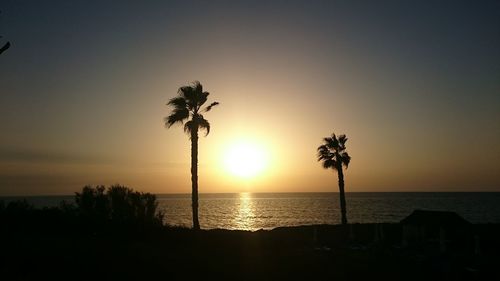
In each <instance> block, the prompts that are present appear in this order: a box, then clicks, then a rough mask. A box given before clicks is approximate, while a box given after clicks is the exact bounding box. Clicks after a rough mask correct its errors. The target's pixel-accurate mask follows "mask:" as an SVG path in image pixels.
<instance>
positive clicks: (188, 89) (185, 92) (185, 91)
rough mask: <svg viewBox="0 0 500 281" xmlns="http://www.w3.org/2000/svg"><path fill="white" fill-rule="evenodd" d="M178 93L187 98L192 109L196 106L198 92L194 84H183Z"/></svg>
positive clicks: (187, 102)
mask: <svg viewBox="0 0 500 281" xmlns="http://www.w3.org/2000/svg"><path fill="white" fill-rule="evenodd" d="M178 93H179V96H181V97H183V98H184V99H185V101H186V104H187V105H188V106H189V109H190V110H192V109H194V108H195V107H196V94H195V92H194V89H193V87H192V86H182V87H180V88H179V90H178Z"/></svg>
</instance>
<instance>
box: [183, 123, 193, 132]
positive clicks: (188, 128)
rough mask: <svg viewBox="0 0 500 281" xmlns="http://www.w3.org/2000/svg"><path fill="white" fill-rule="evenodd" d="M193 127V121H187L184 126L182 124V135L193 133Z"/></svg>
mask: <svg viewBox="0 0 500 281" xmlns="http://www.w3.org/2000/svg"><path fill="white" fill-rule="evenodd" d="M193 125H194V122H193V120H189V121H187V122H186V124H184V133H186V134H190V133H191V132H192V131H193V127H194V126H193Z"/></svg>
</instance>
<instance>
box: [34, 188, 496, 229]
mask: <svg viewBox="0 0 500 281" xmlns="http://www.w3.org/2000/svg"><path fill="white" fill-rule="evenodd" d="M62 199H66V200H69V201H71V199H72V197H61V196H59V197H58V196H53V197H30V198H28V200H29V201H31V202H33V203H34V204H35V205H36V206H38V207H41V206H54V205H57V204H58V202H59V201H61V200H62ZM158 200H159V208H160V209H162V210H163V211H165V213H166V216H165V220H166V222H167V223H168V224H171V225H182V226H191V197H190V195H189V194H168V195H163V194H162V195H158ZM199 204H200V211H199V212H200V224H201V226H202V228H207V229H209V228H226V229H245V230H257V229H261V228H264V229H269V228H275V227H279V226H295V225H305V224H338V223H340V217H339V216H340V211H339V198H338V194H337V193H231V194H201V195H200V202H199ZM347 208H348V210H347V216H348V220H349V222H352V223H373V222H398V221H400V220H401V219H403V218H404V217H406V216H407V215H408V214H410V213H411V212H412V211H413V210H415V209H426V210H446V211H454V212H457V213H458V214H460V215H462V216H463V217H464V218H465V219H467V220H469V221H470V222H473V223H488V222H492V223H500V193H348V194H347Z"/></svg>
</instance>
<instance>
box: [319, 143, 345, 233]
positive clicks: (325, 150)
mask: <svg viewBox="0 0 500 281" xmlns="http://www.w3.org/2000/svg"><path fill="white" fill-rule="evenodd" d="M346 141H347V137H346V136H345V135H340V136H338V138H337V136H335V134H332V136H331V137H326V138H324V139H323V144H322V145H320V146H319V147H318V161H321V162H322V163H323V168H325V169H330V168H331V169H333V170H334V171H337V174H338V176H339V194H340V212H341V215H342V224H347V208H346V203H345V193H344V173H343V172H342V166H345V167H346V169H347V167H348V166H349V162H351V156H349V154H348V153H347V151H345V149H346V147H345V143H346Z"/></svg>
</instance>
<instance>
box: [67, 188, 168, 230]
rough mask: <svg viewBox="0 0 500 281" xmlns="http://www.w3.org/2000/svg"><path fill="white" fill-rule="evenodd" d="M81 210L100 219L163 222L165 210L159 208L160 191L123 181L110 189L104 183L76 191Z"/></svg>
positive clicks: (149, 222) (147, 222) (88, 215)
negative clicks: (148, 190)
mask: <svg viewBox="0 0 500 281" xmlns="http://www.w3.org/2000/svg"><path fill="white" fill-rule="evenodd" d="M75 202H76V206H77V210H78V211H79V212H80V214H81V215H82V216H84V217H85V218H88V219H92V220H97V221H101V222H102V221H111V222H116V223H127V224H140V225H163V218H164V214H163V212H161V211H158V210H157V209H158V202H157V201H156V195H154V194H151V193H143V192H138V191H134V190H133V189H131V188H128V187H126V186H121V185H113V186H110V187H109V188H107V189H106V187H104V186H102V185H98V186H95V187H92V186H85V187H84V188H83V189H82V191H81V193H78V192H77V193H76V196H75Z"/></svg>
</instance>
